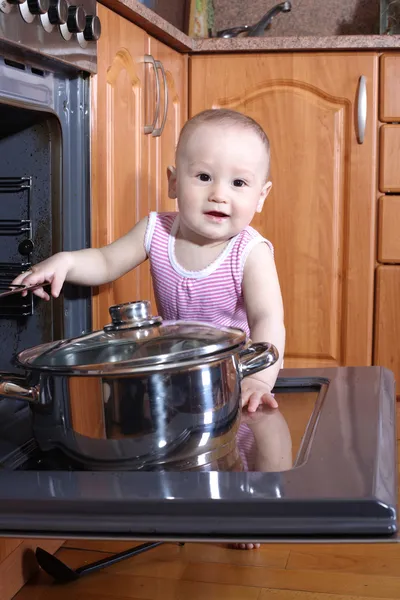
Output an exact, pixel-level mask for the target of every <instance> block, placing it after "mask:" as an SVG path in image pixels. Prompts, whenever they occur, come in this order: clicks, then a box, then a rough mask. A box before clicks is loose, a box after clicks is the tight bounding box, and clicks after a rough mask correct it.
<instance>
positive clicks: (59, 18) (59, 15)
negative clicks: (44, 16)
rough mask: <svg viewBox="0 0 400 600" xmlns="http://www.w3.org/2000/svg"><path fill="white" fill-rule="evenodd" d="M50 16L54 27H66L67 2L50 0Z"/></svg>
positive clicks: (64, 0)
mask: <svg viewBox="0 0 400 600" xmlns="http://www.w3.org/2000/svg"><path fill="white" fill-rule="evenodd" d="M48 15H49V21H50V23H51V24H52V25H64V23H66V22H67V19H68V4H67V0H50V8H49V10H48Z"/></svg>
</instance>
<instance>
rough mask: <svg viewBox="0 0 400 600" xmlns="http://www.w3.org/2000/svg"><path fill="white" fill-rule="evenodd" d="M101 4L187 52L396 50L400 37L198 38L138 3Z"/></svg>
mask: <svg viewBox="0 0 400 600" xmlns="http://www.w3.org/2000/svg"><path fill="white" fill-rule="evenodd" d="M100 3H101V4H103V5H104V6H106V7H107V8H109V9H111V10H113V11H114V12H116V13H118V14H120V15H121V16H122V17H125V18H126V19H128V20H129V21H131V22H132V23H134V24H135V25H138V26H139V27H141V28H142V29H144V30H145V31H146V32H147V33H148V34H149V35H152V36H154V37H155V38H157V39H158V40H160V41H161V42H164V43H166V44H167V45H168V46H170V47H171V48H174V49H175V50H178V51H179V52H183V53H190V54H205V53H211V52H212V53H222V52H226V53H230V52H232V53H233V52H285V51H292V52H295V51H310V52H311V51H318V50H325V51H330V50H332V51H334V50H359V51H363V50H375V51H379V50H390V49H392V50H396V49H400V35H334V36H287V37H270V36H264V37H257V38H246V37H240V38H231V39H223V38H209V39H195V38H191V37H189V36H187V35H186V34H184V33H183V32H182V31H180V30H179V29H177V28H176V27H174V26H173V25H171V24H170V23H168V22H167V21H165V19H163V18H162V17H159V16H158V15H157V14H156V13H155V12H154V11H152V10H150V9H149V8H147V7H146V6H144V5H143V4H141V3H140V2H139V1H138V0H100Z"/></svg>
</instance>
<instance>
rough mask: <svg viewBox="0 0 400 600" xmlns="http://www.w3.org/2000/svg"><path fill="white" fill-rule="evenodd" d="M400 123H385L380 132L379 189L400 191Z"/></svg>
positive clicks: (382, 190)
mask: <svg viewBox="0 0 400 600" xmlns="http://www.w3.org/2000/svg"><path fill="white" fill-rule="evenodd" d="M399 156H400V125H383V126H382V127H381V132H380V161H379V162H380V168H379V189H380V191H381V192H400V168H399Z"/></svg>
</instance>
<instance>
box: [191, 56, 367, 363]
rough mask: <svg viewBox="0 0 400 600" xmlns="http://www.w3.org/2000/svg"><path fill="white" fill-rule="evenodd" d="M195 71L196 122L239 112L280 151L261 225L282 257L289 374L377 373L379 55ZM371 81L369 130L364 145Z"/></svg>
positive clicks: (266, 60)
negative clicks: (351, 369) (211, 114)
mask: <svg viewBox="0 0 400 600" xmlns="http://www.w3.org/2000/svg"><path fill="white" fill-rule="evenodd" d="M190 60H191V65H190V105H189V114H190V116H192V115H194V114H195V113H197V112H199V111H201V110H203V109H206V108H211V107H215V108H216V107H226V108H231V109H235V110H239V111H241V112H244V113H246V114H248V115H250V116H251V117H254V118H255V119H256V120H257V121H258V122H259V123H260V124H261V125H262V126H263V127H264V129H265V131H266V133H267V135H268V136H269V138H270V141H271V180H272V182H273V187H272V192H271V195H270V196H269V198H268V200H267V202H266V204H265V206H264V210H263V212H262V214H261V215H258V216H257V217H256V218H255V219H254V222H253V225H254V226H255V227H256V229H258V231H260V233H262V234H263V235H265V236H266V237H267V238H269V239H270V240H271V241H272V242H273V244H274V246H275V250H276V263H277V268H278V272H279V277H280V281H281V287H282V294H283V299H284V306H285V323H286V328H287V344H286V353H285V366H288V367H307V366H316V367H317V366H335V365H369V364H371V360H372V329H373V294H374V261H375V212H376V210H375V204H376V168H377V165H376V138H377V96H378V55H377V54H374V53H362V54H361V53H351V54H346V53H337V54H336V53H335V54H334V53H331V54H327V53H325V54H302V53H295V54H251V55H249V54H246V55H244V54H241V55H225V56H221V55H209V56H200V55H199V56H193V57H191V59H190ZM362 75H364V76H365V77H366V84H367V107H366V108H367V115H368V120H367V124H366V133H365V139H364V142H363V143H359V142H358V133H359V132H358V131H357V126H356V123H357V108H358V104H359V100H360V102H361V99H359V97H358V92H359V85H360V77H361V76H362Z"/></svg>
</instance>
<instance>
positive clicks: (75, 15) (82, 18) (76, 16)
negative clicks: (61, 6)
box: [67, 6, 86, 33]
mask: <svg viewBox="0 0 400 600" xmlns="http://www.w3.org/2000/svg"><path fill="white" fill-rule="evenodd" d="M85 25H86V14H85V11H84V10H83V8H82V6H69V7H68V20H67V26H68V31H70V32H71V33H82V31H83V30H84V29H85Z"/></svg>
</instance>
